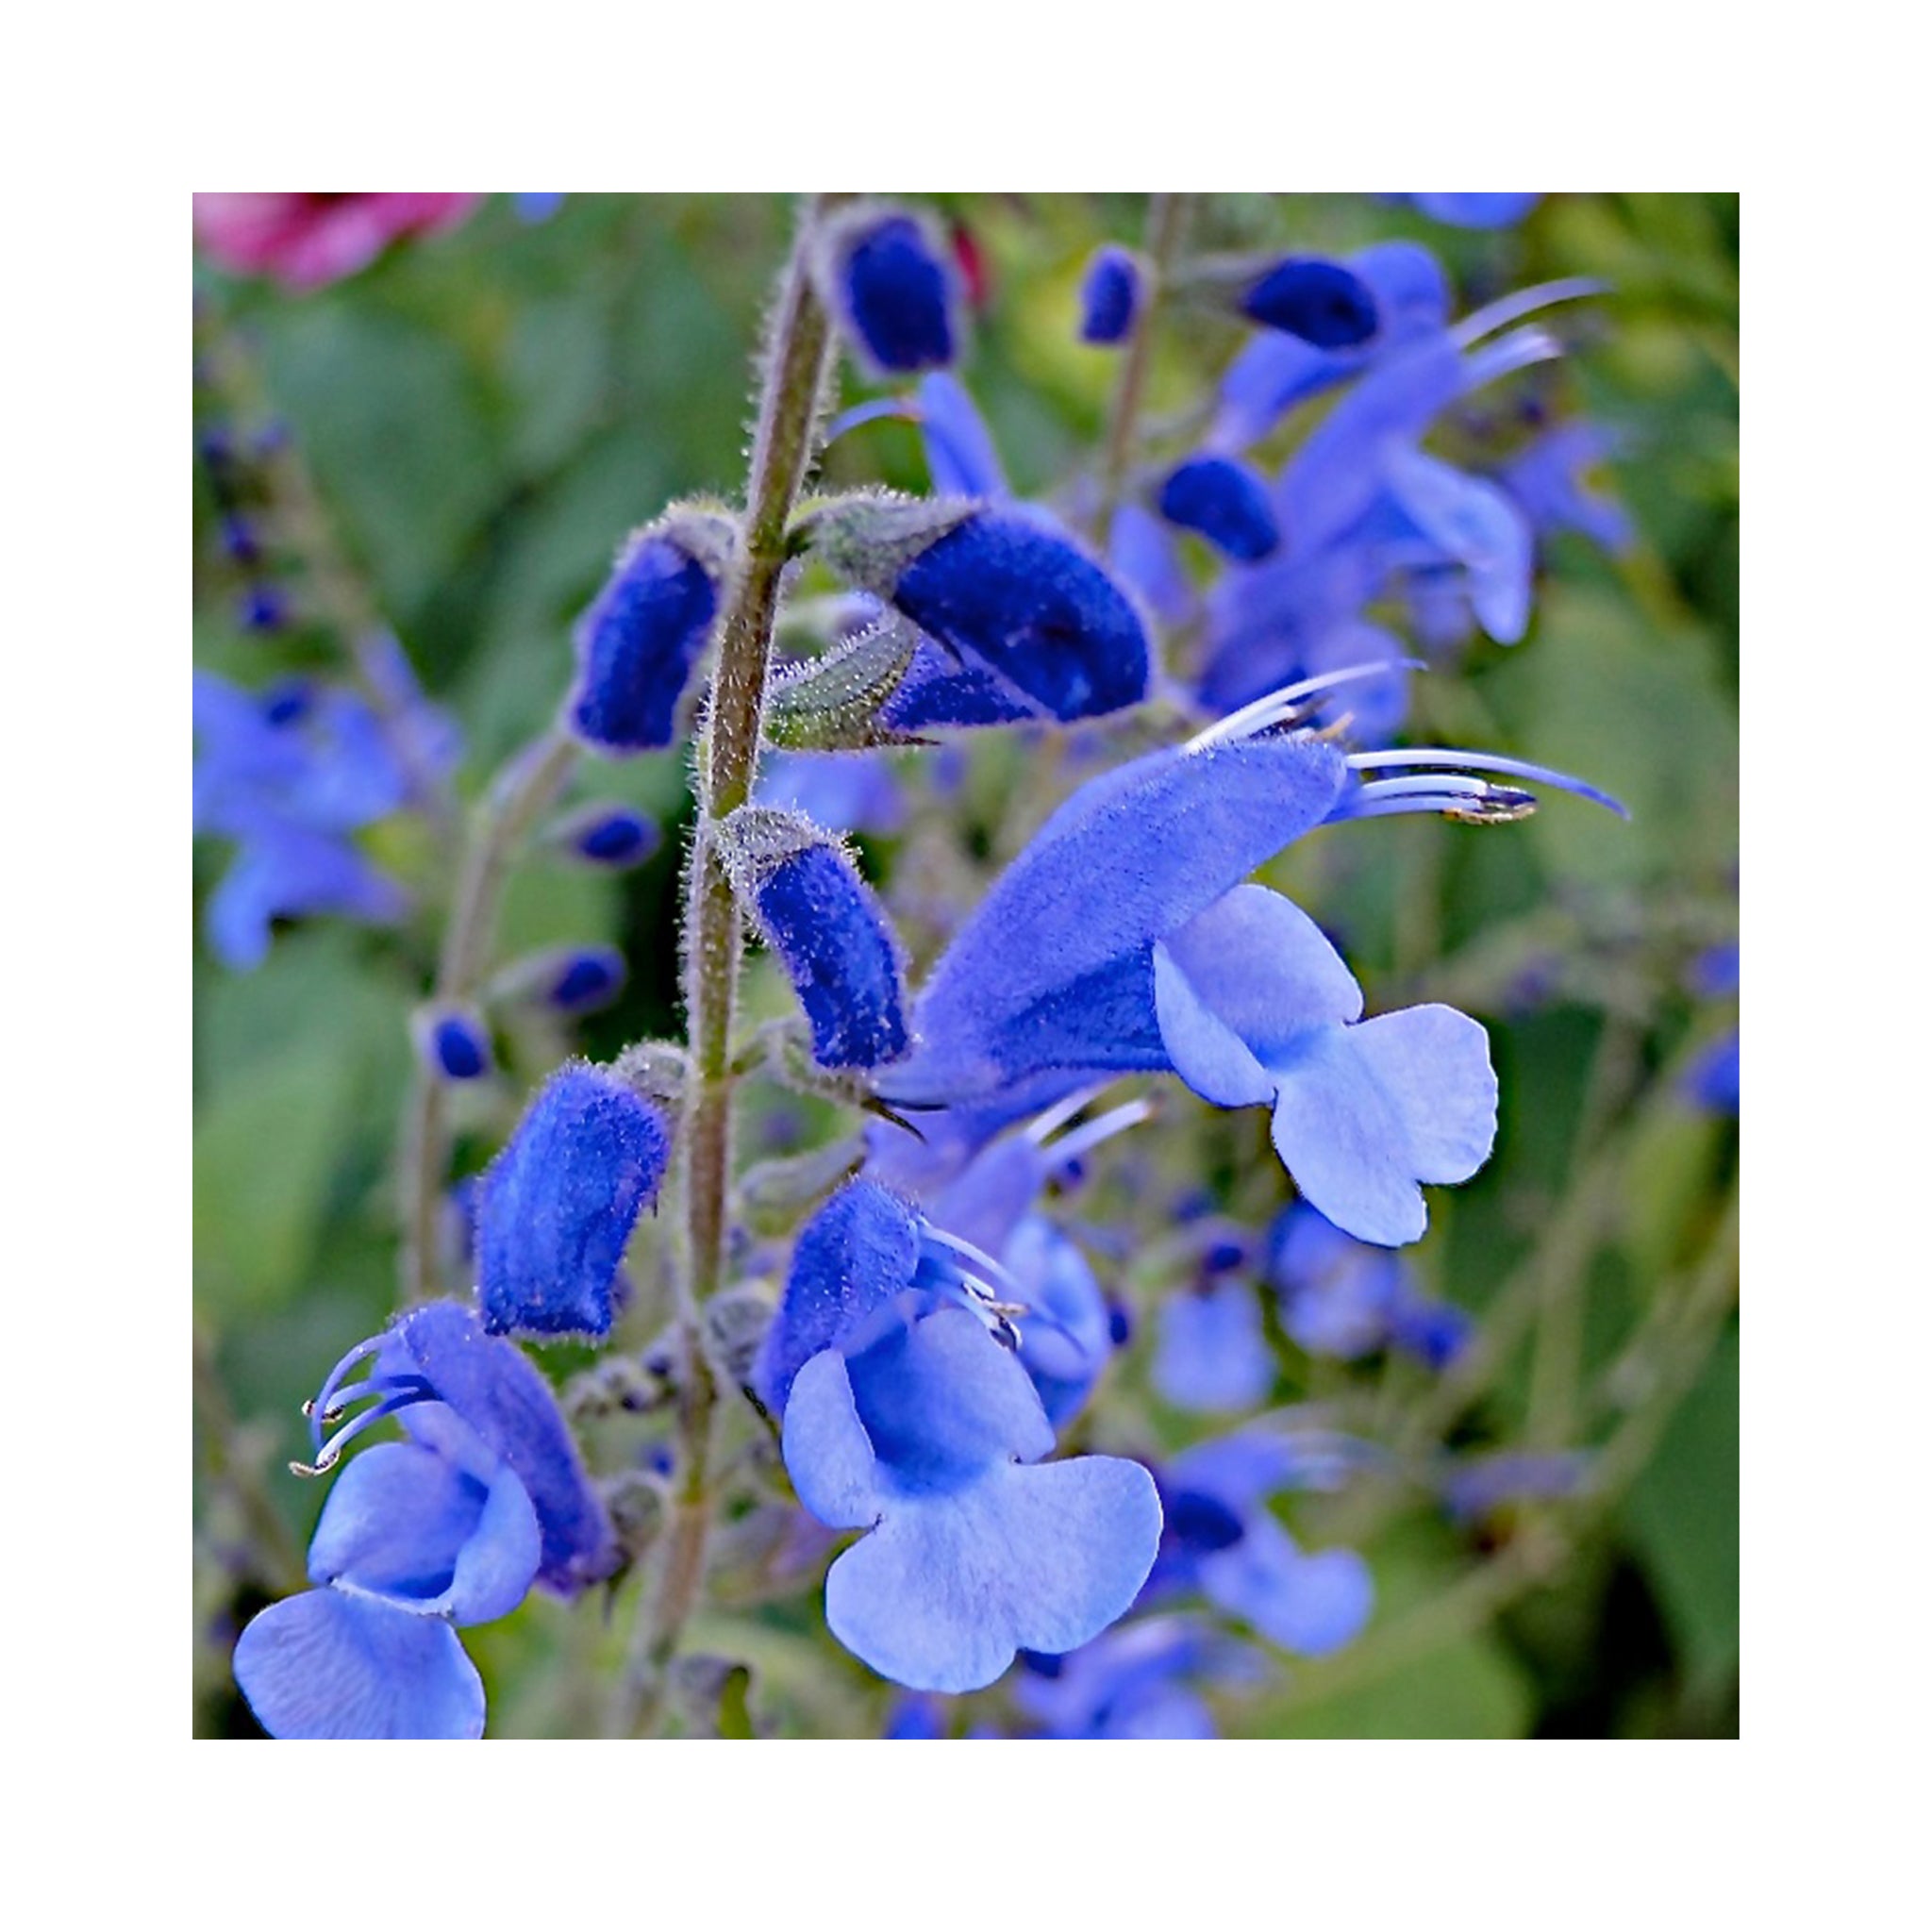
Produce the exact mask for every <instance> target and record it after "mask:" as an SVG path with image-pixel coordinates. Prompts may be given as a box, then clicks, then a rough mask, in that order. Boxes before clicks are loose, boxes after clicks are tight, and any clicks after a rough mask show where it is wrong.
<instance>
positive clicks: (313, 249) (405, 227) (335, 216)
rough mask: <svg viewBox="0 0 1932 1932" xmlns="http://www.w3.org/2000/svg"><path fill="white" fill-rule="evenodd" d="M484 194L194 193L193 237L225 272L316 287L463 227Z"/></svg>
mask: <svg viewBox="0 0 1932 1932" xmlns="http://www.w3.org/2000/svg"><path fill="white" fill-rule="evenodd" d="M482 198H483V197H482V196H481V195H480V194H197V195H196V196H195V197H194V232H195V236H196V239H197V240H198V241H199V242H200V243H201V245H202V247H203V248H204V249H205V250H206V251H207V252H208V255H209V256H211V257H212V258H214V259H215V260H216V261H218V262H220V263H221V265H222V266H223V267H224V268H227V269H233V270H235V271H236V272H237V273H238V274H241V275H271V276H273V277H274V278H275V280H276V281H278V282H280V283H281V284H282V285H283V287H284V288H289V289H319V288H321V287H322V286H323V285H324V284H325V283H326V282H338V281H341V278H342V277H343V276H344V275H354V274H355V273H356V272H357V270H358V269H362V268H367V267H368V265H369V264H370V263H371V262H372V261H374V260H375V258H376V257H377V256H378V255H380V254H381V253H382V251H383V250H384V249H385V248H387V247H388V246H389V244H390V243H391V242H394V241H396V240H398V239H399V238H400V237H402V236H404V235H424V234H429V233H432V232H433V231H435V230H436V229H438V228H447V227H452V226H454V225H456V224H457V223H458V222H460V221H463V220H464V219H465V218H466V217H467V216H468V215H469V213H470V211H471V209H472V208H475V205H476V204H477V202H479V201H480V200H482Z"/></svg>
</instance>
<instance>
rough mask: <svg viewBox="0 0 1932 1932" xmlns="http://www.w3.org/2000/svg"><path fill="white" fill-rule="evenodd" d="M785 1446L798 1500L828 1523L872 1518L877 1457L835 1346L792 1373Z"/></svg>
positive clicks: (856, 1525)
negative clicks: (861, 1421) (860, 1417)
mask: <svg viewBox="0 0 1932 1932" xmlns="http://www.w3.org/2000/svg"><path fill="white" fill-rule="evenodd" d="M784 1451H785V1468H786V1471H787V1473H788V1474H790V1475H791V1486H792V1488H793V1489H795V1490H796V1491H798V1500H799V1501H800V1502H801V1503H803V1504H804V1505H805V1507H806V1508H807V1509H808V1510H809V1511H810V1512H811V1513H812V1515H814V1516H815V1517H817V1518H818V1520H819V1521H820V1522H821V1523H823V1524H825V1525H826V1526H827V1527H828V1528H831V1529H860V1528H863V1527H864V1526H865V1525H866V1524H870V1523H873V1522H874V1521H875V1520H876V1518H877V1516H878V1513H879V1507H880V1499H879V1491H878V1465H877V1460H876V1458H875V1457H874V1455H873V1449H872V1442H871V1441H870V1440H869V1439H868V1437H867V1436H866V1433H865V1427H864V1424H861V1423H860V1422H859V1420H858V1409H857V1408H856V1407H854V1405H853V1400H852V1382H851V1378H850V1377H849V1376H848V1375H847V1374H846V1371H845V1357H843V1356H841V1354H840V1353H839V1351H838V1350H837V1349H836V1348H828V1349H825V1350H824V1351H822V1352H821V1353H820V1354H818V1355H815V1356H813V1357H812V1358H811V1359H810V1360H809V1361H808V1362H807V1363H806V1365H805V1366H804V1367H803V1368H802V1369H800V1370H799V1372H798V1374H796V1375H795V1376H794V1377H793V1378H792V1382H791V1399H790V1400H789V1401H788V1402H787V1403H786V1405H785V1435H784Z"/></svg>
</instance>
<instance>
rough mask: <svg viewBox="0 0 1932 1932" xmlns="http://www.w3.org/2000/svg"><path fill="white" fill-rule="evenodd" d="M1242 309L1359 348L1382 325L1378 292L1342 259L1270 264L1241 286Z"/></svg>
mask: <svg viewBox="0 0 1932 1932" xmlns="http://www.w3.org/2000/svg"><path fill="white" fill-rule="evenodd" d="M1240 306H1241V313H1242V314H1243V315H1245V316H1246V317H1247V318H1248V320H1249V321H1250V322H1256V323H1259V324H1260V325H1261V326H1262V327H1263V328H1273V329H1280V330H1282V331H1283V332H1284V333H1285V334H1288V335H1291V336H1296V337H1299V338H1300V339H1301V340H1302V341H1305V342H1312V343H1313V344H1314V345H1315V347H1316V348H1318V349H1346V348H1353V347H1355V346H1356V345H1357V343H1361V342H1365V341H1368V340H1369V339H1370V338H1371V337H1372V336H1373V335H1374V333H1375V328H1376V322H1377V317H1376V311H1375V297H1374V291H1373V290H1372V289H1370V287H1369V286H1368V285H1367V283H1365V282H1364V281H1363V280H1362V278H1361V277H1360V276H1359V275H1356V274H1355V273H1354V271H1353V270H1351V269H1349V268H1347V267H1345V266H1344V265H1343V264H1342V263H1341V262H1339V261H1323V260H1320V259H1318V258H1312V257H1310V258H1290V259H1288V260H1285V261H1278V262H1276V263H1274V265H1273V266H1272V267H1270V268H1268V269H1265V270H1263V271H1262V273H1261V274H1259V275H1257V276H1255V277H1254V279H1253V280H1252V281H1251V282H1249V283H1248V285H1247V286H1246V287H1245V288H1244V289H1243V290H1242V291H1241V297H1240Z"/></svg>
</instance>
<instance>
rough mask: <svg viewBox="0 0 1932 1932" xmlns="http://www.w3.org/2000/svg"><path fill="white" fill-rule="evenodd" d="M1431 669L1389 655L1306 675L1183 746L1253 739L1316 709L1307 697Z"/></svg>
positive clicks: (1190, 748) (1200, 747) (1197, 747)
mask: <svg viewBox="0 0 1932 1932" xmlns="http://www.w3.org/2000/svg"><path fill="white" fill-rule="evenodd" d="M1427 668H1428V667H1427V666H1426V665H1425V664H1424V662H1423V660H1422V659H1421V658H1382V659H1380V660H1379V661H1377V662H1375V663H1373V664H1350V665H1346V666H1344V667H1343V668H1342V669H1341V670H1340V671H1324V673H1323V674H1322V675H1320V676H1319V677H1305V678H1303V679H1302V680H1301V682H1300V683H1299V684H1290V685H1284V686H1283V687H1282V688H1281V690H1279V691H1269V692H1268V693H1267V694H1266V695H1265V696H1263V697H1258V698H1257V699H1256V700H1255V701H1254V703H1253V704H1249V705H1243V706H1242V707H1241V709H1240V710H1238V711H1230V712H1229V713H1228V714H1227V716H1226V717H1224V718H1222V719H1219V720H1217V721H1216V723H1214V724H1210V725H1208V728H1207V729H1206V730H1205V731H1200V732H1197V733H1196V734H1195V735H1194V736H1193V737H1192V738H1191V739H1189V740H1188V741H1187V743H1186V744H1185V745H1184V746H1183V747H1182V749H1183V750H1184V751H1205V750H1206V749H1207V748H1208V746H1209V745H1210V744H1222V743H1224V742H1226V741H1228V740H1229V739H1232V738H1251V737H1253V736H1255V735H1256V734H1257V732H1261V731H1266V730H1268V729H1269V728H1270V727H1271V726H1273V725H1276V724H1292V723H1293V722H1295V720H1296V719H1297V718H1299V717H1301V716H1303V715H1305V714H1306V712H1307V710H1309V709H1312V708H1313V707H1305V706H1304V705H1303V703H1302V700H1303V699H1304V698H1309V697H1313V696H1315V695H1316V694H1317V693H1319V692H1322V691H1332V690H1334V689H1335V688H1336V687H1337V686H1338V685H1343V684H1354V683H1356V682H1357V681H1358V680H1360V679H1362V678H1365V677H1387V676H1389V675H1391V674H1392V673H1394V672H1397V671H1424V670H1426V669H1427Z"/></svg>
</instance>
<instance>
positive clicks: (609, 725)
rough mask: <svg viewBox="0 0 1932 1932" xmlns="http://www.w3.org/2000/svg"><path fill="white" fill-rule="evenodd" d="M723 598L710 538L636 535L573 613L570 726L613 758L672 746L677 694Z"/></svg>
mask: <svg viewBox="0 0 1932 1932" xmlns="http://www.w3.org/2000/svg"><path fill="white" fill-rule="evenodd" d="M700 549H702V550H703V551H704V554H700ZM721 598H722V589H721V584H720V581H719V568H718V560H717V558H716V557H715V556H714V555H712V554H710V551H709V546H708V545H704V546H699V547H693V545H692V543H691V541H689V540H688V539H686V538H682V537H680V535H679V534H678V533H677V530H676V528H675V526H660V525H654V526H652V527H651V528H650V529H647V530H644V531H642V532H641V533H640V534H639V535H638V537H637V538H635V539H634V540H633V541H632V542H631V543H630V545H629V547H628V548H626V549H625V552H624V554H623V556H622V557H620V558H618V561H617V568H616V569H615V570H614V571H613V572H612V573H611V575H610V579H609V581H608V583H607V584H606V585H605V586H604V588H603V590H602V591H599V592H598V594H597V599H596V601H595V602H594V603H593V604H592V605H591V608H589V609H588V610H587V611H585V613H584V615H583V616H582V618H581V619H579V620H578V623H577V627H576V651H577V675H576V682H575V686H574V687H573V688H572V691H571V694H570V698H569V701H568V703H567V705H566V707H565V716H566V719H567V721H568V723H569V725H570V728H571V729H572V731H574V732H575V734H576V735H577V737H579V738H580V739H582V740H583V741H584V742H585V743H587V744H589V745H591V746H592V747H593V748H594V749H596V750H598V751H601V752H604V753H606V754H607V755H608V756H610V757H613V758H623V757H626V756H628V755H629V754H631V753H633V752H641V751H654V750H658V749H661V748H662V747H663V746H665V745H668V744H670V743H672V742H673V741H674V740H675V738H676V736H677V707H678V701H679V699H680V698H682V697H683V695H684V689H685V686H686V685H687V684H688V683H689V682H690V681H691V673H692V672H693V671H694V670H695V669H696V668H697V661H698V659H699V658H700V657H702V656H703V655H704V651H705V647H706V645H708V643H709V642H710V641H711V633H712V630H713V627H714V626H715V625H716V622H717V617H718V610H719V606H720V602H721Z"/></svg>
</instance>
